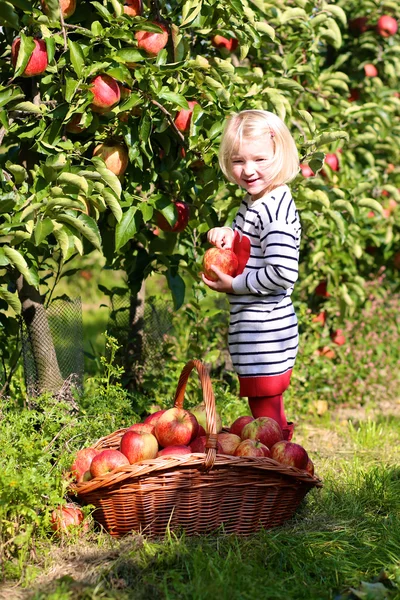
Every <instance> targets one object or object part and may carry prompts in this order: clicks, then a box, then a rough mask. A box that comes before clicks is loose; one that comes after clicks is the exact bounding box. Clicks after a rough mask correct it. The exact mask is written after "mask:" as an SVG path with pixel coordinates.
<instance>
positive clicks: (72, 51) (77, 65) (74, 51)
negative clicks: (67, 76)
mask: <svg viewBox="0 0 400 600" xmlns="http://www.w3.org/2000/svg"><path fill="white" fill-rule="evenodd" d="M68 48H69V56H70V59H71V63H72V66H73V68H74V71H75V73H76V74H77V76H78V77H79V78H81V77H82V74H83V69H84V67H85V57H84V54H83V52H82V48H81V45H80V44H79V43H78V42H73V41H72V40H71V39H70V38H68Z"/></svg>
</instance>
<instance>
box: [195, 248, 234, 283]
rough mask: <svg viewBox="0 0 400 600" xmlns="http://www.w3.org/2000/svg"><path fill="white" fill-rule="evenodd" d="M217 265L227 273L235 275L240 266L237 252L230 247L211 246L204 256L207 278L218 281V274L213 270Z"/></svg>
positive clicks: (204, 269)
mask: <svg viewBox="0 0 400 600" xmlns="http://www.w3.org/2000/svg"><path fill="white" fill-rule="evenodd" d="M211 266H213V267H217V268H218V269H220V270H221V271H222V272H223V273H225V274H226V275H231V277H234V276H235V275H236V271H237V269H238V266H239V262H238V259H237V256H236V254H235V253H234V251H233V250H231V249H230V248H209V249H208V250H206V252H205V254H204V257H203V271H204V275H205V276H206V277H207V279H210V280H211V281H218V276H217V275H216V274H215V273H214V271H212V270H211Z"/></svg>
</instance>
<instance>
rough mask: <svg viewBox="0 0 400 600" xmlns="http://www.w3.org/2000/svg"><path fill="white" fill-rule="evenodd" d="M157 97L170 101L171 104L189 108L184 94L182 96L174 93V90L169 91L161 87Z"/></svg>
mask: <svg viewBox="0 0 400 600" xmlns="http://www.w3.org/2000/svg"><path fill="white" fill-rule="evenodd" d="M158 97H159V98H161V99H162V100H167V102H171V103H172V104H177V105H178V106H179V107H181V108H185V109H188V108H189V104H188V102H187V100H186V98H185V96H182V95H181V94H175V93H174V92H169V91H167V90H165V89H162V90H161V92H160V94H159V95H158Z"/></svg>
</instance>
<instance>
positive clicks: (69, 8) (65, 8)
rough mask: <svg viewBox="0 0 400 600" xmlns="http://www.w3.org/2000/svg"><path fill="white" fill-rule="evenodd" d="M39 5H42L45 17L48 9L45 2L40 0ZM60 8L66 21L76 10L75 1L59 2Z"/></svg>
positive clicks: (61, 0)
mask: <svg viewBox="0 0 400 600" xmlns="http://www.w3.org/2000/svg"><path fill="white" fill-rule="evenodd" d="M40 4H41V5H42V10H43V12H44V14H45V15H47V14H48V13H49V7H48V5H47V3H46V2H45V0H40ZM60 8H61V11H62V15H63V17H64V19H68V17H71V16H72V15H73V14H74V12H75V9H76V0H60Z"/></svg>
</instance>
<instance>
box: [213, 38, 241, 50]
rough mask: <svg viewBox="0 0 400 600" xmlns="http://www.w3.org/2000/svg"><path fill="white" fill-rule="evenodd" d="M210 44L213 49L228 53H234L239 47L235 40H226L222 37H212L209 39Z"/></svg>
mask: <svg viewBox="0 0 400 600" xmlns="http://www.w3.org/2000/svg"><path fill="white" fill-rule="evenodd" d="M211 43H212V45H213V46H214V48H218V49H219V50H227V51H228V52H234V51H235V50H236V48H237V47H238V45H239V42H238V41H237V39H236V38H234V37H231V38H226V37H224V36H223V35H214V36H213V37H212V38H211Z"/></svg>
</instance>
